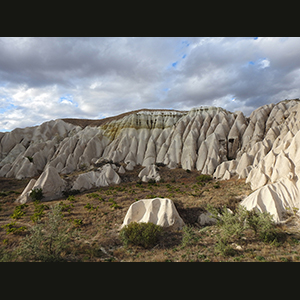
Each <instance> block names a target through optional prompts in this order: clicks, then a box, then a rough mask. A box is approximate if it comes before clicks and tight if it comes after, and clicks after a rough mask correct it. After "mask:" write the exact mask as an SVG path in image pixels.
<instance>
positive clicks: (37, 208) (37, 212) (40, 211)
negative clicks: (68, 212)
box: [30, 201, 49, 223]
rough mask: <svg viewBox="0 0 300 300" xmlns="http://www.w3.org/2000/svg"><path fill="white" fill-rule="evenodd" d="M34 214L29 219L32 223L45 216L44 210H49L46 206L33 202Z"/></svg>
mask: <svg viewBox="0 0 300 300" xmlns="http://www.w3.org/2000/svg"><path fill="white" fill-rule="evenodd" d="M33 204H34V214H33V215H32V216H31V217H30V219H31V221H32V222H33V223H36V222H37V221H39V220H41V218H42V216H43V215H44V214H45V213H44V210H45V209H49V206H48V205H44V204H39V201H34V203H33Z"/></svg>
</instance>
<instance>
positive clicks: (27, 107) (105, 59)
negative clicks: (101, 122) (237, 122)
mask: <svg viewBox="0 0 300 300" xmlns="http://www.w3.org/2000/svg"><path fill="white" fill-rule="evenodd" d="M299 52H300V38H276V37H272V38H262V37H259V38H256V37H254V38H253V37H246V38H238V37H228V38H223V37H220V38H218V37H213V38H209V37H204V38H197V37H176V38H174V37H169V38H167V37H143V38H126V37H122V38H118V37H113V38H110V37H105V38H97V37H96V38H88V37H87V38H75V37H71V38H64V37H60V38H43V37H41V38H1V39H0V131H4V130H12V129H13V128H15V127H25V126H32V125H36V124H40V123H42V122H44V121H47V120H50V119H57V118H63V117H75V118H100V117H107V116H112V115H116V114H119V113H122V112H125V111H130V110H134V109H139V108H169V107H172V108H174V109H190V108H192V107H197V106H201V105H217V106H221V107H223V108H226V109H228V110H232V111H234V110H241V111H243V112H244V113H245V114H250V113H251V111H252V110H253V109H255V108H257V107H259V106H261V105H263V104H267V103H271V102H279V101H281V100H283V99H286V98H287V99H289V98H295V97H297V98H298V97H299V95H300V86H299V79H300V56H299V55H298V53H299ZM232 99H234V101H232Z"/></svg>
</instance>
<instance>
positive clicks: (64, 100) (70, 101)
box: [58, 94, 78, 107]
mask: <svg viewBox="0 0 300 300" xmlns="http://www.w3.org/2000/svg"><path fill="white" fill-rule="evenodd" d="M58 102H59V103H62V104H72V105H74V106H75V107H78V103H77V102H75V101H74V100H73V96H72V95H71V94H66V95H64V96H61V97H60V98H59V99H58Z"/></svg>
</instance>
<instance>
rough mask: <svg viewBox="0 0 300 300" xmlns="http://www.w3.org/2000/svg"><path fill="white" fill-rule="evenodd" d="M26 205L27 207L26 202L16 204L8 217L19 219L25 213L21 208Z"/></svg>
mask: <svg viewBox="0 0 300 300" xmlns="http://www.w3.org/2000/svg"><path fill="white" fill-rule="evenodd" d="M26 207H28V205H27V204H20V205H17V206H16V208H15V210H14V212H13V213H12V214H11V215H10V217H11V218H12V219H15V220H17V219H20V218H21V217H22V216H24V215H25V214H26V212H25V211H23V209H24V208H26Z"/></svg>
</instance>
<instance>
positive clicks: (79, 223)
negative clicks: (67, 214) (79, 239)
mask: <svg viewBox="0 0 300 300" xmlns="http://www.w3.org/2000/svg"><path fill="white" fill-rule="evenodd" d="M73 223H74V225H75V226H76V227H77V226H80V225H82V224H83V222H82V220H81V219H74V220H73Z"/></svg>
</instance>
